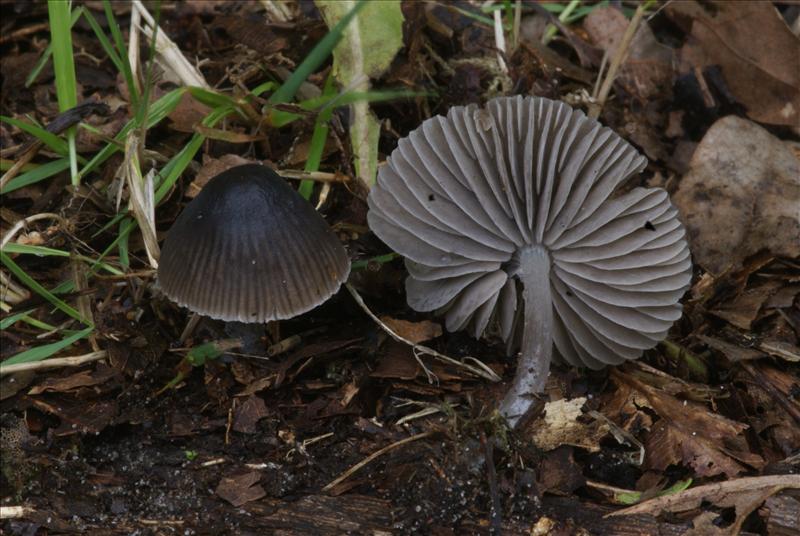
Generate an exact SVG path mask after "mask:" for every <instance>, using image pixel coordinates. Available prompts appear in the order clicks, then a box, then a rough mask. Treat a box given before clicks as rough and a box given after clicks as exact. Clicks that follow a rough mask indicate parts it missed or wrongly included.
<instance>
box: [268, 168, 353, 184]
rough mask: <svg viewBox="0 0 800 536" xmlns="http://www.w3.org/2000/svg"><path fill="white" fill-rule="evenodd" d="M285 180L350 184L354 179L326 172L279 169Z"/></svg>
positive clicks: (278, 172) (278, 171)
mask: <svg viewBox="0 0 800 536" xmlns="http://www.w3.org/2000/svg"><path fill="white" fill-rule="evenodd" d="M276 173H277V174H278V175H280V176H281V177H283V178H284V179H297V180H303V181H305V180H310V181H317V182H324V183H329V182H350V181H352V180H353V179H352V178H351V177H348V176H347V175H345V174H343V173H338V172H337V173H327V172H325V171H302V170H299V169H279V170H277V171H276Z"/></svg>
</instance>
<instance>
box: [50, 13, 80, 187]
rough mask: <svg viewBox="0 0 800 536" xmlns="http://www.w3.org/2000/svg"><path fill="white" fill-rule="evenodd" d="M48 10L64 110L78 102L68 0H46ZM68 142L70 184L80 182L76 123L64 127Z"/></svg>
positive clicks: (54, 69)
mask: <svg viewBox="0 0 800 536" xmlns="http://www.w3.org/2000/svg"><path fill="white" fill-rule="evenodd" d="M47 11H48V14H49V16H50V36H51V40H50V41H51V44H52V45H53V71H54V73H55V77H56V95H57V96H58V108H59V110H60V111H62V112H65V111H67V110H69V109H70V108H74V107H75V106H76V105H77V104H78V90H77V82H76V80H75V61H74V58H73V51H72V27H71V25H70V19H71V18H72V14H71V13H70V3H69V2H64V1H60V0H48V2H47ZM67 144H68V145H69V167H70V175H71V177H72V185H73V186H77V185H78V184H79V183H80V177H79V175H78V153H77V150H76V147H75V127H74V126H72V127H70V128H69V129H68V130H67Z"/></svg>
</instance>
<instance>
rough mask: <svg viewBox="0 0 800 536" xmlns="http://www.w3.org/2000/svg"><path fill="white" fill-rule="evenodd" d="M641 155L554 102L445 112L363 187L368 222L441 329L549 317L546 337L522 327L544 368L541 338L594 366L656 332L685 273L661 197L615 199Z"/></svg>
mask: <svg viewBox="0 0 800 536" xmlns="http://www.w3.org/2000/svg"><path fill="white" fill-rule="evenodd" d="M646 163H647V161H646V159H645V158H644V157H643V156H641V155H639V154H638V153H637V152H636V150H635V149H634V148H633V147H632V146H631V145H629V144H628V143H627V142H625V140H623V139H622V138H620V137H619V136H618V135H617V134H615V133H614V132H613V131H611V130H610V129H609V128H606V127H603V126H602V125H600V124H599V123H598V122H597V121H594V120H592V119H589V118H587V117H586V116H585V115H584V114H583V113H582V112H580V111H577V110H573V109H572V108H570V107H569V106H567V105H566V104H564V103H561V102H556V101H552V100H549V99H544V98H536V97H534V98H531V97H526V98H523V97H509V98H498V99H494V100H492V101H490V102H489V103H488V104H487V105H486V106H485V107H483V108H479V107H477V106H474V105H471V106H467V107H456V108H452V109H451V110H450V111H449V112H448V114H447V117H442V116H438V117H433V118H431V119H428V120H426V121H425V122H424V123H423V124H422V125H421V126H420V127H419V128H417V129H416V130H415V131H413V132H411V133H410V134H409V135H408V137H406V138H404V139H401V140H400V142H399V143H398V147H397V149H396V150H395V151H394V152H393V153H392V154H391V156H390V158H389V159H388V163H387V165H385V166H383V167H382V168H381V169H380V171H379V174H378V183H377V185H376V186H375V187H374V188H373V189H372V191H371V192H370V195H369V208H370V211H369V215H368V219H369V225H370V228H371V229H372V230H373V231H374V232H375V233H376V234H377V235H378V236H379V237H380V238H381V239H382V240H383V241H384V242H385V243H386V244H387V245H389V246H390V247H391V248H393V249H394V250H395V251H397V252H398V253H400V254H402V255H404V256H405V257H406V266H407V267H408V272H409V277H408V279H407V281H406V292H407V298H408V303H409V305H410V306H411V307H412V308H414V309H415V310H418V311H434V310H437V311H439V312H441V313H444V314H445V315H446V325H447V328H448V329H449V330H451V331H453V330H460V329H464V328H467V327H469V328H470V329H471V332H472V333H473V334H474V335H475V336H480V335H482V334H483V333H484V332H485V331H486V330H487V327H489V326H490V325H492V324H496V325H497V326H498V327H499V334H500V335H501V336H502V337H503V338H504V339H506V340H507V341H509V340H513V341H517V342H518V341H519V339H524V336H523V337H520V333H519V331H520V329H519V328H520V327H522V328H523V331H529V330H525V329H524V328H525V326H526V325H527V322H528V318H527V317H528V316H529V315H532V316H535V315H543V316H545V317H547V316H549V317H551V319H548V318H544V319H542V320H541V322H538V323H537V326H538V327H537V329H541V330H544V331H548V333H539V334H536V333H534V334H533V335H531V337H532V338H533V337H536V336H543V337H549V338H551V340H552V343H547V346H548V347H549V348H546V349H544V350H542V351H544V352H545V353H547V366H548V367H549V354H550V352H551V351H552V350H553V346H555V350H556V355H557V356H560V357H561V358H563V359H564V360H565V361H567V362H569V363H571V364H573V365H584V366H587V367H590V368H593V369H596V368H600V367H602V366H604V365H609V364H618V363H621V362H623V361H624V360H626V359H635V358H637V357H639V356H640V355H641V353H642V351H643V350H644V349H647V348H651V347H653V346H655V345H656V344H657V342H658V341H660V340H662V339H663V338H664V337H665V336H666V334H667V331H668V330H669V328H670V326H671V325H672V323H673V322H674V321H675V320H677V319H678V318H679V317H680V316H681V305H680V303H679V302H678V300H679V299H680V297H681V296H682V295H683V293H684V292H685V290H686V289H687V288H688V285H689V282H690V279H691V260H690V254H689V248H688V244H687V242H686V239H685V231H684V228H683V225H682V224H681V223H680V221H679V220H678V218H677V210H676V209H675V208H674V207H673V206H672V204H671V203H670V200H669V196H668V195H667V192H666V191H665V190H663V189H661V188H634V189H632V190H630V191H628V192H627V193H624V194H616V193H615V189H616V188H617V187H618V186H619V185H620V184H621V183H622V182H623V181H625V180H626V179H627V178H629V177H631V176H632V175H634V174H636V173H638V172H640V171H641V170H642V169H644V167H645V165H646ZM534 268H535V269H534ZM518 281H521V282H522V286H532V287H536V288H532V289H527V288H526V291H529V292H530V294H529V295H524V297H525V299H526V301H529V302H532V303H526V306H525V314H524V315H522V314H521V311H518V304H520V305H521V299H520V293H521V291H520V285H518V284H517V282H518ZM543 287H547V288H543ZM537 301H539V303H536V302H537ZM519 308H520V309H522V307H519ZM523 317H525V318H523ZM493 321H494V322H493ZM515 332H516V335H515ZM531 340H533V339H531ZM531 344H533V343H531ZM522 345H523V355H524V354H525V341H524V340H523V342H522ZM531 348H533V347H532V346H531ZM531 351H533V350H531ZM518 373H519V372H518ZM546 373H547V371H544V374H545V377H546ZM540 384H541V381H540ZM542 385H543V384H542ZM540 386H541V385H540Z"/></svg>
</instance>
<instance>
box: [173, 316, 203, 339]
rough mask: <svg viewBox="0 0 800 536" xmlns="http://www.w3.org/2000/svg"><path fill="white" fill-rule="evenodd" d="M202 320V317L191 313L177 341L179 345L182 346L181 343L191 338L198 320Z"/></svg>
mask: <svg viewBox="0 0 800 536" xmlns="http://www.w3.org/2000/svg"><path fill="white" fill-rule="evenodd" d="M202 318H203V317H202V316H201V315H199V314H197V313H192V317H191V318H189V321H188V322H186V327H184V328H183V331H182V332H181V336H180V339H178V340H179V341H180V343H181V344H183V343H185V342H186V341H188V340H189V337H191V336H192V333H194V330H195V328H196V327H197V324H199V323H200V320H201V319H202Z"/></svg>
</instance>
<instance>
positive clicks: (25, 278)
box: [0, 251, 87, 324]
mask: <svg viewBox="0 0 800 536" xmlns="http://www.w3.org/2000/svg"><path fill="white" fill-rule="evenodd" d="M0 260H2V262H3V264H4V265H5V266H6V268H8V270H9V271H10V272H11V273H12V274H14V275H15V276H16V277H17V279H19V280H20V281H21V282H22V284H24V285H25V286H27V287H28V288H29V289H31V290H32V291H34V292H35V293H36V294H38V295H39V296H41V297H42V298H44V299H45V300H47V301H49V302H50V303H52V304H53V306H54V307H55V308H56V309H58V310H60V311H62V312H63V313H65V314H66V315H67V316H71V317H72V318H74V319H75V320H79V321H80V322H83V323H84V324H87V322H86V320H85V319H84V318H83V316H81V314H80V313H79V312H78V311H76V310H75V309H73V308H72V307H71V306H69V305H68V304H67V303H66V302H64V301H63V300H62V299H60V298H57V297H56V296H55V295H53V293H52V292H50V291H49V290H47V289H46V288H44V287H43V286H42V285H40V284H39V283H37V282H36V281H35V280H34V279H33V278H32V277H31V276H29V275H28V274H27V273H25V270H23V269H22V268H20V267H19V265H18V264H17V263H15V262H14V261H13V260H12V259H11V257H9V256H8V255H7V254H6V252H5V251H0Z"/></svg>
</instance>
